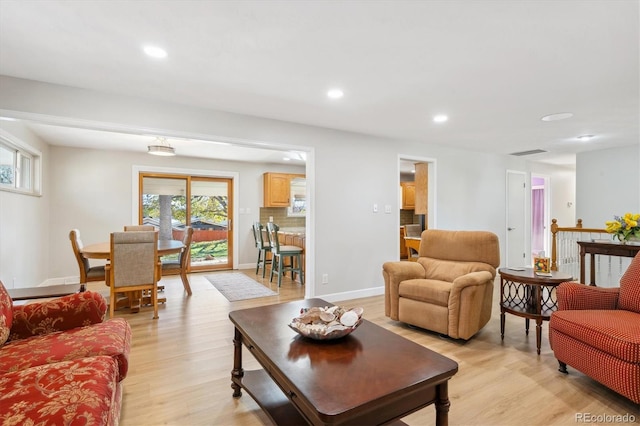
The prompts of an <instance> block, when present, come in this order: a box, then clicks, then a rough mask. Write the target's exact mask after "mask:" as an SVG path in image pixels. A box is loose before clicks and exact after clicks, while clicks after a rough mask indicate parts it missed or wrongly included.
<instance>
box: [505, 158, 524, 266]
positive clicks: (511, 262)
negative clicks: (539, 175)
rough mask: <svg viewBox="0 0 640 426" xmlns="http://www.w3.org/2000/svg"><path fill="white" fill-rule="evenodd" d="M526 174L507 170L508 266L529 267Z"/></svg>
mask: <svg viewBox="0 0 640 426" xmlns="http://www.w3.org/2000/svg"><path fill="white" fill-rule="evenodd" d="M526 193H527V185H526V174H525V173H524V172H516V171H511V170H507V232H506V234H507V247H506V250H505V251H506V254H507V259H506V266H511V267H516V266H528V262H527V261H526V256H527V246H526V229H525V224H526V214H525V212H526Z"/></svg>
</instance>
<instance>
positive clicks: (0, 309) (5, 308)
mask: <svg viewBox="0 0 640 426" xmlns="http://www.w3.org/2000/svg"><path fill="white" fill-rule="evenodd" d="M12 322H13V302H12V301H11V296H9V293H8V292H7V289H5V288H4V285H3V284H2V281H0V346H2V345H4V343H5V342H6V341H7V340H8V339H9V332H10V330H11V324H12Z"/></svg>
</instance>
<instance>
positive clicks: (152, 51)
mask: <svg viewBox="0 0 640 426" xmlns="http://www.w3.org/2000/svg"><path fill="white" fill-rule="evenodd" d="M144 53H146V54H147V56H151V57H152V58H157V59H162V58H166V57H167V51H166V50H164V49H163V48H161V47H158V46H144Z"/></svg>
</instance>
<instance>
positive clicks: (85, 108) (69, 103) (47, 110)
mask: <svg viewBox="0 0 640 426" xmlns="http://www.w3.org/2000/svg"><path fill="white" fill-rule="evenodd" d="M0 90H1V93H0V95H1V96H0V109H3V110H5V111H4V113H5V114H9V115H14V116H19V115H20V114H21V113H28V115H29V117H34V114H41V116H40V118H42V119H44V120H45V121H47V120H49V121H52V119H50V118H49V117H48V116H53V117H56V119H55V120H53V121H56V120H58V119H60V118H69V119H73V120H74V121H77V120H78V119H81V120H87V121H89V122H90V124H91V126H93V127H98V128H100V126H107V127H109V126H111V128H113V127H114V126H116V127H118V126H119V127H120V128H122V129H129V130H131V129H149V133H157V134H166V135H176V136H183V137H184V136H190V135H198V137H199V138H203V137H205V136H206V138H209V139H216V138H222V139H229V138H232V139H236V140H240V141H242V142H243V143H246V144H251V143H252V142H256V141H262V142H268V143H270V144H272V145H274V146H284V145H286V146H300V147H305V148H308V149H311V151H312V152H311V153H310V161H309V163H308V165H307V170H306V174H307V178H308V182H310V192H311V193H310V199H309V210H310V213H309V217H308V223H309V225H308V230H309V231H310V232H309V234H308V237H307V246H308V253H309V255H310V256H311V260H310V262H311V269H310V270H308V272H309V274H310V276H308V278H307V279H308V286H309V288H310V291H311V295H318V296H325V297H326V298H327V299H329V300H337V299H335V297H358V296H365V295H368V294H379V293H381V292H382V291H383V289H382V286H383V280H382V274H381V267H382V263H383V262H385V261H388V260H397V259H398V256H399V254H398V244H399V241H398V224H399V213H398V212H399V206H398V196H397V194H398V169H397V159H398V155H399V154H400V153H401V154H403V155H408V156H415V157H426V158H434V159H436V161H437V172H436V176H435V180H436V185H437V196H436V216H437V218H438V223H437V224H436V226H437V227H438V228H445V229H483V230H489V231H492V232H495V233H496V234H497V235H498V237H499V239H500V241H501V242H502V241H504V238H505V229H504V227H505V223H504V214H505V213H504V212H505V170H506V169H513V170H524V171H529V172H531V171H536V170H535V169H536V167H538V166H536V165H534V164H533V163H530V162H527V161H526V160H524V159H522V158H518V157H512V156H499V155H490V154H486V153H479V152H468V151H461V150H457V149H452V148H448V147H446V146H444V145H439V144H435V143H427V142H425V141H422V142H419V143H418V142H408V141H400V140H391V139H383V138H375V137H371V136H366V135H360V134H353V133H347V132H340V131H334V130H329V129H324V128H317V127H311V126H304V125H298V124H293V123H286V122H281V121H275V120H268V119H261V118H255V117H248V116H242V115H238V114H231V113H226V112H220V111H212V110H204V109H198V108H190V107H187V106H184V105H176V104H168V103H160V102H151V101H146V100H142V99H135V98H127V97H124V96H115V95H108V94H104V93H98V92H93V91H88V90H82V89H75V88H68V87H62V86H56V85H49V84H45V83H36V82H30V81H26V80H20V79H13V78H10V77H0ZM0 113H2V111H0ZM23 115H24V114H23ZM122 156H123V155H122V154H117V153H104V152H91V151H89V152H84V151H83V150H70V149H65V148H54V149H52V155H51V161H53V162H55V163H57V164H59V166H56V172H55V176H54V177H52V181H53V182H54V183H55V185H56V189H55V190H53V191H52V192H51V197H52V201H51V205H52V206H51V210H52V221H51V231H50V232H51V244H49V249H50V252H51V253H53V252H55V251H57V250H59V249H60V247H62V244H60V240H65V242H66V233H67V232H68V230H69V229H70V227H73V226H78V225H76V224H77V223H80V224H81V225H82V227H83V228H86V229H83V235H84V236H83V239H84V240H85V241H89V240H90V239H91V240H93V239H95V240H104V238H105V237H104V236H105V235H107V234H108V232H109V231H111V230H112V229H113V228H119V227H120V226H121V225H123V224H124V223H125V222H126V221H129V220H130V217H131V216H130V214H131V213H130V200H131V184H130V182H127V180H129V179H131V170H130V166H131V165H132V164H136V163H142V162H144V163H146V164H148V163H149V162H150V161H163V163H157V164H173V163H167V162H170V161H172V160H170V159H162V160H151V159H150V158H148V156H143V157H140V156H136V157H132V158H131V159H129V158H128V156H127V158H121V157H122ZM65 157H69V158H65ZM178 161H184V162H185V164H186V165H187V166H189V167H197V168H217V167H219V168H223V169H225V170H229V168H235V167H240V166H237V165H234V166H229V165H227V164H225V163H222V164H217V163H216V162H209V161H206V160H202V159H199V160H178ZM154 164H155V163H154ZM551 169H552V168H551ZM254 173H257V171H256V172H254ZM549 173H552V174H553V173H554V172H553V171H549ZM256 176H257V175H256ZM254 178H255V176H254ZM247 181H248V183H249V185H250V184H251V178H249V179H248V180H247ZM553 185H554V179H552V189H553ZM256 188H258V189H256ZM259 188H261V183H260V182H256V187H253V189H251V188H249V187H247V186H244V185H243V186H242V188H241V192H242V194H241V195H240V197H241V202H240V206H242V207H247V206H249V205H248V203H250V202H249V201H248V200H247V199H246V198H245V196H246V197H253V198H254V199H255V200H256V201H255V202H256V203H260V195H258V194H261V189H259ZM562 191H566V192H571V191H572V189H569V188H566V189H564V188H563V189H562ZM54 198H55V200H54ZM87 198H89V199H90V200H91V202H90V203H86V200H87ZM242 200H244V201H242ZM243 203H247V204H245V205H244V206H243V205H242V204H243ZM374 203H376V204H378V205H379V206H384V205H387V204H388V205H391V206H392V210H391V211H392V213H390V214H385V213H384V209H380V210H379V212H378V213H373V211H372V205H373V204H374ZM82 204H87V205H89V206H96V205H97V206H100V207H102V208H104V209H105V211H104V212H103V213H99V214H98V215H97V216H95V217H94V216H93V214H92V213H89V212H87V210H86V208H85V207H82ZM69 206H71V207H73V209H77V210H79V211H83V212H87V213H86V214H87V216H81V217H78V218H77V219H76V220H75V221H73V223H72V221H71V220H68V219H67V214H69V208H70V207H69ZM252 210H253V211H255V210H254V209H253V208H252ZM73 214H74V215H76V214H75V213H73ZM84 214H85V213H83V215H84ZM89 214H91V215H89ZM76 216H78V215H76ZM95 222H97V223H98V224H99V226H96V227H92V226H90V225H91V224H93V223H95ZM247 224H250V221H248V222H247ZM247 224H245V225H246V226H249V225H247ZM245 225H242V224H241V226H245ZM100 227H104V229H100ZM91 228H93V229H94V230H91ZM309 228H310V229H309ZM0 244H5V242H4V241H3V242H1V243H0ZM65 250H66V248H65ZM254 250H255V249H254V248H253V244H252V242H251V243H250V240H248V239H246V240H245V241H243V242H241V245H240V251H241V252H243V253H250V254H251V255H254V254H255V253H254ZM53 263H56V262H52V265H50V269H49V270H48V273H53V272H54V270H55V271H56V273H61V274H65V273H66V271H67V269H66V268H70V267H71V265H65V266H64V268H65V270H64V271H63V270H62V269H60V270H58V269H57V268H58V266H57V265H53ZM322 274H328V275H329V284H326V285H321V284H319V282H320V279H319V277H320V276H321V275H322ZM2 275H3V272H2V271H0V278H1V277H2ZM47 277H48V275H42V277H41V279H46V278H47ZM30 284H31V285H33V283H30ZM336 295H340V296H336ZM332 298H333V299H332Z"/></svg>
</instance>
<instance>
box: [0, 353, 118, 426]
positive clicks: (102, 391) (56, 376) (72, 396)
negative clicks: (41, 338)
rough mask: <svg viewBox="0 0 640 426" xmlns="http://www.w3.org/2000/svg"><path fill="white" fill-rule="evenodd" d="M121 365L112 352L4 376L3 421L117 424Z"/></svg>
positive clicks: (0, 385) (0, 391) (0, 392)
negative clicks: (119, 368)
mask: <svg viewBox="0 0 640 426" xmlns="http://www.w3.org/2000/svg"><path fill="white" fill-rule="evenodd" d="M118 387H119V386H118V366H117V363H116V361H115V360H114V359H113V358H111V357H109V356H99V357H90V358H83V359H76V360H73V361H66V362H59V363H55V364H47V365H40V366H37V367H32V368H28V369H26V370H20V371H15V372H11V373H5V374H2V375H0V407H2V410H0V424H4V425H28V424H31V425H41V426H47V425H72V426H73V425H115V424H117V423H118V417H119V411H120V408H119V407H120V404H119V401H117V398H118V393H119V392H118Z"/></svg>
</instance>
